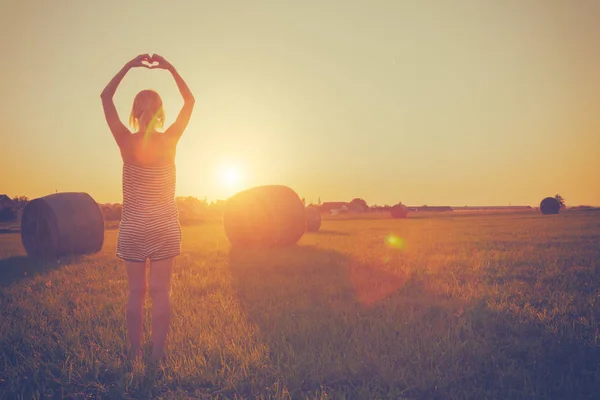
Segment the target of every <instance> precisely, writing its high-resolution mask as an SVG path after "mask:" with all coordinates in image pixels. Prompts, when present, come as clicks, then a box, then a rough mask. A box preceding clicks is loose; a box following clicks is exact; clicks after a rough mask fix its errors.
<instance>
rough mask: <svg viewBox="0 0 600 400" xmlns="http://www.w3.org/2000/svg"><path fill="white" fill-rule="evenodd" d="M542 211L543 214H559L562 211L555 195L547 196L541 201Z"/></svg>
mask: <svg viewBox="0 0 600 400" xmlns="http://www.w3.org/2000/svg"><path fill="white" fill-rule="evenodd" d="M540 211H541V212H542V214H558V212H559V211H560V204H559V203H558V200H556V199H555V198H554V197H546V198H545V199H544V200H542V202H541V203H540Z"/></svg>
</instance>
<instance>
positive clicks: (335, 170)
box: [0, 0, 600, 206]
mask: <svg viewBox="0 0 600 400" xmlns="http://www.w3.org/2000/svg"><path fill="white" fill-rule="evenodd" d="M0 19H1V21H0V22H1V23H0V43H2V45H1V49H2V67H1V70H0V71H1V74H0V118H1V120H2V121H3V128H2V133H0V154H1V155H0V159H1V160H2V174H1V178H0V193H6V194H8V195H9V196H11V197H12V196H15V195H20V194H23V195H27V196H29V197H30V198H34V197H39V196H43V195H46V194H49V193H54V192H55V190H58V191H62V192H64V191H82V192H87V193H89V194H90V195H91V196H92V197H94V198H95V199H96V201H98V202H100V203H105V202H120V201H121V199H122V197H121V167H122V161H121V158H120V154H119V151H118V148H117V146H116V144H115V142H114V139H113V137H112V135H111V133H110V131H109V130H108V127H107V125H106V122H105V120H104V115H103V111H102V105H101V101H100V92H101V91H102V90H103V89H104V87H105V85H106V84H107V83H108V81H109V80H110V79H111V78H112V77H113V76H114V74H115V73H116V72H117V71H118V70H119V69H120V68H121V67H122V66H123V64H125V63H126V62H127V61H129V60H130V59H132V58H134V57H135V56H136V55H138V54H141V53H158V54H160V55H162V56H164V57H165V58H166V59H167V60H169V61H170V62H171V63H173V64H174V66H175V67H176V68H177V70H178V71H179V72H180V74H181V75H182V76H183V78H184V79H185V80H186V82H187V83H188V85H189V86H190V88H191V90H192V92H193V93H194V96H195V98H196V107H195V111H194V114H193V116H192V120H191V122H190V124H189V126H188V128H187V130H186V132H185V133H184V135H183V137H182V139H181V141H180V143H179V147H178V155H177V160H176V163H177V169H178V173H177V179H178V187H177V195H181V196H188V195H189V196H198V197H200V198H204V197H206V198H207V199H208V200H209V201H211V200H215V199H220V198H225V197H227V196H229V195H231V194H233V193H234V192H235V191H237V190H240V189H243V188H246V187H251V186H255V185H261V184H285V185H289V186H291V187H292V188H293V189H295V190H296V191H297V192H298V193H299V194H300V196H301V197H305V198H306V200H307V201H309V202H311V201H314V202H316V201H317V199H318V198H319V197H320V198H321V200H322V201H349V200H351V199H352V198H354V197H362V198H364V199H365V200H366V201H367V202H368V203H369V204H380V205H383V204H395V203H397V202H398V201H402V202H404V203H405V204H409V205H421V204H428V205H508V204H509V203H512V204H513V205H523V204H529V205H532V206H535V205H538V204H539V202H540V200H541V199H542V198H543V197H546V196H549V195H554V194H556V193H560V194H561V195H562V196H563V197H565V199H566V201H567V204H569V205H577V204H590V205H600V177H599V171H600V23H598V21H599V20H600V1H586V0H581V1H573V2H571V1H567V0H563V1H554V0H535V1H534V0H531V1H517V0H508V1H479V0H472V1H467V0H461V1H454V0H452V1H451V0H438V1H422V0H418V1H417V0H414V1H401V0H397V1H393V0H389V1H350V0H347V1H336V2H334V1H302V2H299V1H297V2H287V1H275V0H271V1H254V0H253V1H246V0H238V1H219V2H217V1H190V0H180V1H156V2H154V1H149V0H145V1H91V0H90V1H83V0H79V1H74V0H73V1H45V0H38V1H23V0H4V1H3V11H2V13H0ZM146 88H154V89H156V90H157V91H158V92H159V93H160V94H161V96H162V97H163V101H164V103H165V109H166V113H167V121H166V123H167V125H168V124H170V123H171V122H173V120H174V118H175V116H176V115H177V113H178V111H179V109H180V107H181V106H182V104H183V101H182V99H181V96H180V95H179V93H178V91H177V87H176V86H175V82H174V81H173V79H172V77H171V76H170V75H169V73H168V72H166V71H162V70H148V69H135V70H132V71H131V72H130V73H129V74H128V75H127V76H126V77H125V79H124V80H123V83H122V85H121V86H120V88H119V90H118V91H117V94H116V96H115V103H116V105H117V109H118V111H119V114H120V117H121V120H123V121H124V122H127V119H128V115H129V111H130V107H131V103H132V100H133V97H134V96H135V94H136V93H137V92H138V91H140V90H142V89H146ZM236 170H237V171H238V173H239V174H240V179H239V182H238V183H236V184H234V185H232V184H227V182H229V181H230V180H233V181H235V179H226V176H229V178H232V176H231V175H235V171H236ZM228 171H229V172H228ZM231 171H233V172H231ZM228 174H229V175H228ZM230 183H231V182H230ZM234 183H235V182H234Z"/></svg>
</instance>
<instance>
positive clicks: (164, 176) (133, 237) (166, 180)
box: [117, 163, 181, 262]
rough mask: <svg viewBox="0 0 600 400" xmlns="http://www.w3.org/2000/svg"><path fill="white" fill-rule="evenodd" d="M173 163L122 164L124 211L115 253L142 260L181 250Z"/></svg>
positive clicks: (129, 259)
mask: <svg viewBox="0 0 600 400" xmlns="http://www.w3.org/2000/svg"><path fill="white" fill-rule="evenodd" d="M175 182H176V170H175V164H170V165H166V166H160V167H140V166H137V165H132V164H126V163H125V164H123V212H122V216H121V223H120V225H119V235H118V239H117V257H119V258H121V259H123V260H126V261H134V262H145V261H146V259H150V260H151V261H156V260H161V259H166V258H170V257H175V256H178V255H180V254H181V226H180V225H179V212H178V210H177V205H176V203H175Z"/></svg>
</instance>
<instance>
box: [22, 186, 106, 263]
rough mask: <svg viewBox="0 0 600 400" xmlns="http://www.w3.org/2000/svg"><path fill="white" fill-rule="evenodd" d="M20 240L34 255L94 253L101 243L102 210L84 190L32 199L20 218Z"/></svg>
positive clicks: (40, 256)
mask: <svg viewBox="0 0 600 400" xmlns="http://www.w3.org/2000/svg"><path fill="white" fill-rule="evenodd" d="M21 242H22V243H23V247H25V251H26V252H27V255H29V256H30V257H33V258H45V259H47V258H58V257H61V256H65V255H82V254H91V253H96V252H98V251H100V249H102V244H103V243H104V218H103V215H102V211H101V210H100V207H99V206H98V204H97V203H96V201H94V199H93V198H92V197H91V196H90V195H88V194H87V193H56V194H51V195H48V196H45V197H40V198H38V199H34V200H31V201H30V202H29V203H28V204H27V206H25V209H24V210H23V215H22V217H21Z"/></svg>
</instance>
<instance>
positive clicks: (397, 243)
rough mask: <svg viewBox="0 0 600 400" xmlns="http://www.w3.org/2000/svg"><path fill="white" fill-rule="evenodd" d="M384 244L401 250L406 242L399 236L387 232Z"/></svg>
mask: <svg viewBox="0 0 600 400" xmlns="http://www.w3.org/2000/svg"><path fill="white" fill-rule="evenodd" d="M385 244H386V245H387V246H388V247H391V248H393V249H399V250H403V249H404V248H405V247H406V242H405V241H404V239H402V238H401V237H399V236H396V235H392V234H389V235H387V236H386V237H385Z"/></svg>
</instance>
